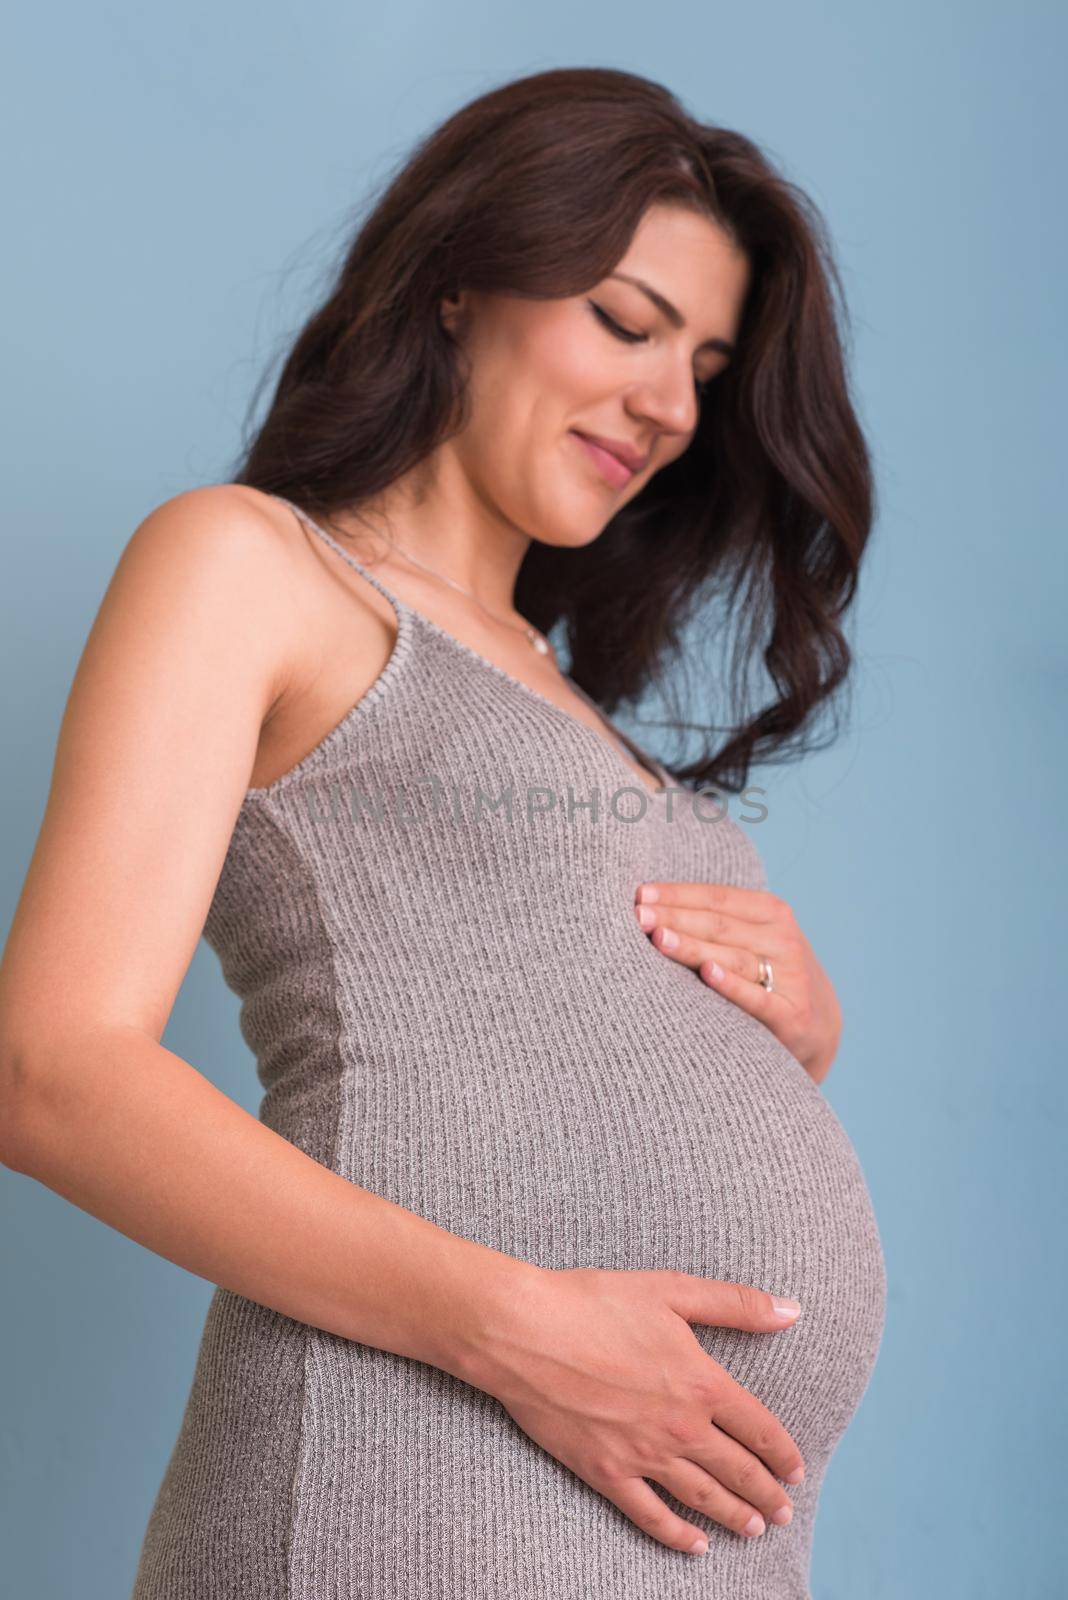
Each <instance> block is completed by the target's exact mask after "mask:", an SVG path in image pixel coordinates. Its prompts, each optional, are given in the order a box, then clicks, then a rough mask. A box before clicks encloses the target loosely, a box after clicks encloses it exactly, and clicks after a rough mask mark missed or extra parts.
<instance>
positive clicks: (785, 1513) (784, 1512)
mask: <svg viewBox="0 0 1068 1600" xmlns="http://www.w3.org/2000/svg"><path fill="white" fill-rule="evenodd" d="M793 1514H794V1508H793V1506H780V1507H779V1509H778V1511H773V1512H772V1514H771V1520H772V1522H777V1523H778V1524H779V1526H780V1528H783V1527H785V1526H786V1524H787V1523H788V1522H789V1521H790V1518H791V1517H792V1516H793Z"/></svg>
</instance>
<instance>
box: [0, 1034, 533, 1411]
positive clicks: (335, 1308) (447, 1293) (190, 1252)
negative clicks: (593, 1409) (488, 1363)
mask: <svg viewBox="0 0 1068 1600" xmlns="http://www.w3.org/2000/svg"><path fill="white" fill-rule="evenodd" d="M5 1106H6V1109H7V1112H8V1118H7V1121H8V1126H7V1131H6V1132H5V1134H4V1136H3V1137H4V1162H5V1164H6V1165H8V1166H10V1167H12V1168H14V1169H15V1170H16V1171H18V1172H22V1173H25V1174H27V1175H28V1176H30V1177H32V1178H35V1179H37V1181H38V1182H40V1183H43V1184H45V1185H46V1186H47V1187H48V1188H50V1189H53V1190H54V1191H55V1192H56V1193H57V1194H60V1195H63V1196H64V1198H65V1199H68V1200H70V1201H72V1202H73V1203H74V1204H75V1205H77V1206H79V1207H80V1208H81V1209H82V1210H84V1211H88V1212H90V1213H91V1214H92V1215H93V1216H95V1217H97V1218H99V1219H100V1221H102V1222H106V1223H107V1224H108V1225H109V1226H111V1227H113V1228H117V1229H118V1230H119V1232H121V1233H124V1234H126V1235H127V1236H128V1237H129V1238H131V1239H135V1240H136V1241H137V1242H138V1243H139V1244H142V1245H145V1246H146V1247H147V1248H148V1249H150V1250H153V1251H155V1252H156V1253H157V1254H158V1255H161V1256H165V1257H167V1259H168V1260H170V1261H174V1262H176V1263H177V1264H178V1265H179V1266H182V1267H185V1268H186V1269H187V1270H188V1271H189V1272H193V1273H196V1274H197V1275H198V1276H199V1277H202V1278H206V1279H207V1280H208V1281H209V1282H212V1283H217V1284H220V1285H222V1286H223V1287H224V1288H228V1289H231V1290H233V1291H234V1292H236V1293H238V1294H241V1295H244V1296H245V1297H246V1298H248V1299H250V1300H255V1301H258V1302H260V1303H261V1304H263V1305H266V1306H270V1307H272V1308H273V1309H275V1310H277V1311H280V1312H282V1313H283V1314H284V1315H286V1316H289V1317H293V1318H296V1319H297V1320H299V1321H301V1322H307V1323H311V1324H313V1325H314V1326H315V1327H319V1328H324V1329H326V1330H327V1331H328V1332H330V1333H336V1334H340V1335H341V1336H342V1337H344V1338H347V1339H355V1340H358V1341H360V1342H361V1343H363V1344H369V1345H375V1346H377V1347H379V1348H380V1349H383V1350H391V1351H393V1352H395V1353H396V1354H398V1355H404V1356H411V1357H414V1358H415V1359H416V1360H419V1361H426V1362H429V1363H430V1364H431V1365H434V1366H438V1367H441V1368H443V1369H444V1370H446V1371H449V1372H451V1373H453V1374H454V1375H456V1376H459V1377H462V1378H464V1379H465V1380H466V1381H473V1379H471V1378H470V1377H469V1374H470V1373H472V1372H474V1371H476V1370H477V1362H478V1359H479V1356H480V1353H481V1349H482V1343H483V1341H484V1340H485V1339H486V1338H488V1337H492V1332H491V1330H492V1327H493V1325H494V1321H495V1319H496V1318H497V1317H498V1316H499V1314H500V1312H501V1310H502V1308H503V1307H505V1306H507V1305H508V1304H509V1303H510V1302H511V1301H512V1300H513V1299H514V1297H515V1296H516V1295H518V1294H519V1292H520V1289H521V1286H522V1285H523V1284H524V1283H526V1282H529V1281H532V1280H533V1278H534V1277H536V1276H537V1275H538V1273H539V1269H538V1268H537V1267H536V1266H535V1265H533V1264H531V1263H528V1262H524V1261H521V1260H518V1259H517V1258H515V1257H513V1256H509V1255H506V1254H503V1253H502V1252H500V1251H497V1250H493V1249H490V1248H488V1247H486V1246H484V1245H481V1244H478V1243H476V1242H475V1241H473V1240H469V1239H464V1238H461V1237H460V1236H458V1235H456V1234H453V1233H450V1232H448V1231H447V1230H446V1229H444V1228H440V1227H438V1226H437V1224H436V1223H433V1222H431V1221H429V1220H428V1219H427V1218H425V1217H421V1216H419V1215H417V1214H416V1213H415V1212H412V1211H407V1210H405V1209H404V1207H402V1206H398V1205H395V1204H394V1203H393V1202H392V1201H390V1200H386V1199H385V1198H383V1197H382V1196H380V1195H376V1194H374V1193H372V1192H371V1191H370V1190H367V1189H363V1188H361V1187H359V1185H357V1184H353V1183H350V1182H349V1181H348V1180H347V1179H346V1178H343V1177H340V1176H339V1175H338V1174H337V1173H333V1172H330V1171H329V1170H328V1169H327V1168H326V1167H324V1166H322V1165H321V1164H320V1163H319V1162H318V1161H315V1160H314V1159H313V1158H312V1157H311V1156H308V1155H306V1154H305V1153H304V1152H303V1151H302V1150H300V1149H298V1148H297V1147H296V1146H295V1145H293V1144H291V1143H290V1142H289V1141H288V1140H287V1139H284V1138H283V1137H282V1136H281V1135H279V1134H277V1133H275V1132H274V1131H273V1129H270V1128H268V1127H266V1126H265V1125H264V1124H263V1123H261V1122H260V1121H258V1119H257V1118H256V1117H253V1116H251V1115H250V1114H249V1113H248V1112H247V1111H245V1110H244V1109H243V1108H242V1107H241V1106H239V1105H237V1104H236V1102H235V1101H233V1100H231V1099H230V1098H229V1097H228V1096H227V1095H225V1094H223V1093H222V1091H221V1090H219V1089H217V1088H216V1087H215V1085H214V1084H212V1083H211V1082H210V1081H209V1080H208V1079H207V1078H205V1077H204V1076H203V1074H202V1073H200V1072H198V1071H197V1070H196V1069H195V1068H194V1067H192V1066H190V1065H189V1063H188V1062H186V1061H184V1060H182V1058H181V1057H179V1056H177V1055H175V1054H174V1053H173V1052H172V1051H170V1050H167V1049H166V1048H165V1047H164V1046H163V1045H161V1044H158V1043H157V1042H156V1041H155V1040H154V1039H152V1038H150V1037H149V1036H148V1035H146V1034H144V1033H140V1032H138V1031H137V1030H135V1029H132V1028H119V1027H113V1028H101V1029H99V1030H97V1031H95V1032H94V1033H92V1034H91V1035H80V1036H79V1037H78V1040H77V1043H76V1044H73V1043H67V1044H66V1045H65V1046H64V1047H63V1050H62V1051H59V1050H55V1051H54V1058H53V1059H51V1060H47V1061H46V1060H39V1061H37V1062H36V1063H34V1064H33V1065H32V1067H27V1068H25V1069H24V1070H22V1071H21V1072H20V1073H19V1072H14V1071H13V1072H12V1074H11V1080H10V1085H9V1086H8V1087H7V1088H6V1094H5Z"/></svg>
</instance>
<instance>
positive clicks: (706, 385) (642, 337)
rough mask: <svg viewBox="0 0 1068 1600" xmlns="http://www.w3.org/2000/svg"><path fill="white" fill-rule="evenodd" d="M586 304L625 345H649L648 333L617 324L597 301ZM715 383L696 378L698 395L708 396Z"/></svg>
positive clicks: (712, 380) (708, 379) (695, 386)
mask: <svg viewBox="0 0 1068 1600" xmlns="http://www.w3.org/2000/svg"><path fill="white" fill-rule="evenodd" d="M586 304H587V305H588V306H589V308H590V310H591V311H592V312H593V313H594V315H595V316H596V317H597V319H598V321H599V322H600V323H601V326H602V327H605V328H607V329H608V331H609V333H611V334H613V335H614V336H615V338H617V339H622V340H623V342H624V343H625V344H647V343H648V341H649V335H648V334H647V333H635V332H633V330H632V329H630V328H624V327H623V325H622V323H619V322H617V321H616V319H615V317H611V316H609V314H608V312H607V311H605V310H604V309H603V307H601V306H599V305H598V304H597V302H596V301H595V300H587V301H586ZM715 381H716V380H715V378H705V379H703V380H702V379H700V378H695V379H694V388H695V389H696V390H697V392H698V394H701V395H703V394H707V392H708V390H709V389H710V388H711V387H712V385H713V383H715Z"/></svg>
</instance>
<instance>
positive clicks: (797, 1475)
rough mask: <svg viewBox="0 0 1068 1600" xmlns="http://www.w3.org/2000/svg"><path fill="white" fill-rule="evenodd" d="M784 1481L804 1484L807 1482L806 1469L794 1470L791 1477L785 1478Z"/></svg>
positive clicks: (798, 1468)
mask: <svg viewBox="0 0 1068 1600" xmlns="http://www.w3.org/2000/svg"><path fill="white" fill-rule="evenodd" d="M782 1481H783V1483H804V1481H805V1469H804V1467H795V1468H794V1470H793V1471H792V1472H791V1474H790V1476H789V1477H788V1478H784V1479H783V1480H782Z"/></svg>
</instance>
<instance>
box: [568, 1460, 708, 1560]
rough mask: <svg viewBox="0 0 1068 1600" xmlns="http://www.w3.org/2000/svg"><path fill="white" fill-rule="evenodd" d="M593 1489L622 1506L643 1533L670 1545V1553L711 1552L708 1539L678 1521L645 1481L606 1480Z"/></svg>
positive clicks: (686, 1523)
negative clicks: (675, 1551) (682, 1551)
mask: <svg viewBox="0 0 1068 1600" xmlns="http://www.w3.org/2000/svg"><path fill="white" fill-rule="evenodd" d="M591 1482H592V1480H591ZM592 1486H593V1488H595V1489H597V1490H598V1491H599V1492H600V1493H601V1494H603V1495H604V1497H605V1499H607V1500H611V1502H612V1504H613V1505H616V1506H618V1507H619V1509H620V1511H622V1512H623V1513H624V1515H625V1516H628V1517H629V1518H630V1520H631V1521H632V1522H633V1523H634V1524H635V1526H636V1527H639V1528H641V1530H642V1532H643V1533H648V1534H650V1535H651V1537H652V1538H654V1539H657V1540H659V1542H660V1543H661V1544H666V1545H667V1547H668V1549H669V1550H685V1551H687V1552H688V1553H690V1554H693V1555H704V1553H705V1551H706V1550H707V1549H708V1539H707V1538H706V1536H705V1535H704V1534H703V1533H702V1532H701V1529H700V1528H698V1527H696V1526H695V1525H694V1524H693V1523H692V1522H684V1521H683V1519H682V1518H681V1517H677V1516H676V1515H675V1513H674V1511H672V1510H671V1508H670V1507H669V1506H667V1505H665V1503H664V1501H663V1500H662V1499H661V1498H660V1496H659V1495H658V1494H657V1492H656V1490H655V1489H653V1488H650V1486H649V1484H647V1483H646V1481H645V1479H644V1478H619V1479H606V1480H604V1481H602V1482H600V1483H593V1485H592ZM695 1546H696V1548H695Z"/></svg>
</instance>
